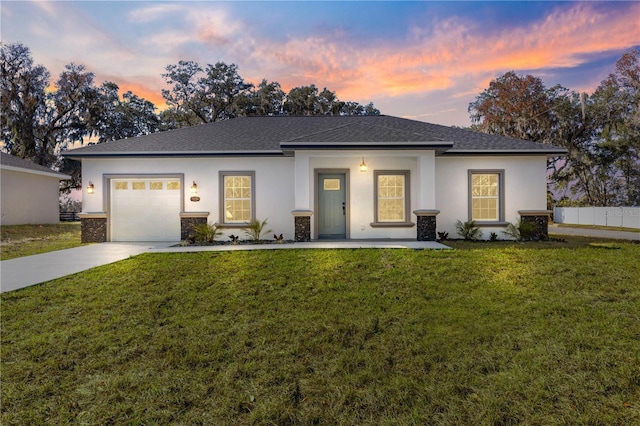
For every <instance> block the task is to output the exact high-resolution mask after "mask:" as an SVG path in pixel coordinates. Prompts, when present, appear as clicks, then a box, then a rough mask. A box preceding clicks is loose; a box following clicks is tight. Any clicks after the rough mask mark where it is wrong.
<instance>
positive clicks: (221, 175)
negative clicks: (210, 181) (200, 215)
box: [218, 171, 256, 228]
mask: <svg viewBox="0 0 640 426" xmlns="http://www.w3.org/2000/svg"><path fill="white" fill-rule="evenodd" d="M229 176H242V177H248V178H249V179H250V182H251V201H250V209H251V212H250V217H249V221H247V222H227V215H226V212H225V201H226V197H225V185H224V180H225V178H226V177H229ZM218 180H219V183H220V185H219V186H220V216H219V217H220V221H219V223H218V226H220V227H225V228H245V227H247V225H249V222H251V221H253V220H255V218H256V172H255V171H220V172H219V173H218Z"/></svg>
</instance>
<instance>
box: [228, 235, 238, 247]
mask: <svg viewBox="0 0 640 426" xmlns="http://www.w3.org/2000/svg"><path fill="white" fill-rule="evenodd" d="M229 239H230V240H231V244H233V245H234V246H235V245H236V244H238V240H239V239H240V237H239V236H237V235H233V234H231V235H229Z"/></svg>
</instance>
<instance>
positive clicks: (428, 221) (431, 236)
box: [413, 210, 440, 241]
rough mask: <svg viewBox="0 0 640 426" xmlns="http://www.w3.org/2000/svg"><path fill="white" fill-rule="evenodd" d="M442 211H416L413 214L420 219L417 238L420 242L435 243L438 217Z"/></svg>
mask: <svg viewBox="0 0 640 426" xmlns="http://www.w3.org/2000/svg"><path fill="white" fill-rule="evenodd" d="M438 213H440V210H414V212H413V214H415V215H416V216H417V217H418V224H417V230H416V233H417V236H416V239H417V240H418V241H435V240H436V239H437V236H436V216H437V215H438Z"/></svg>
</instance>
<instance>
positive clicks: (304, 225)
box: [291, 210, 313, 243]
mask: <svg viewBox="0 0 640 426" xmlns="http://www.w3.org/2000/svg"><path fill="white" fill-rule="evenodd" d="M291 214H292V215H293V224H294V228H295V240H296V242H299V243H304V242H308V241H311V215H312V214H313V211H311V210H294V211H292V212H291Z"/></svg>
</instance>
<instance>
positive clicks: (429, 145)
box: [280, 141, 453, 155]
mask: <svg viewBox="0 0 640 426" xmlns="http://www.w3.org/2000/svg"><path fill="white" fill-rule="evenodd" d="M452 146H453V142H444V141H435V142H281V143H280V148H281V149H282V152H283V153H284V154H285V155H293V154H294V152H295V151H297V150H301V151H302V150H311V151H317V150H339V151H353V150H363V149H368V150H419V149H429V150H435V151H437V152H445V151H446V150H447V149H450V148H451V147H452Z"/></svg>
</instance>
